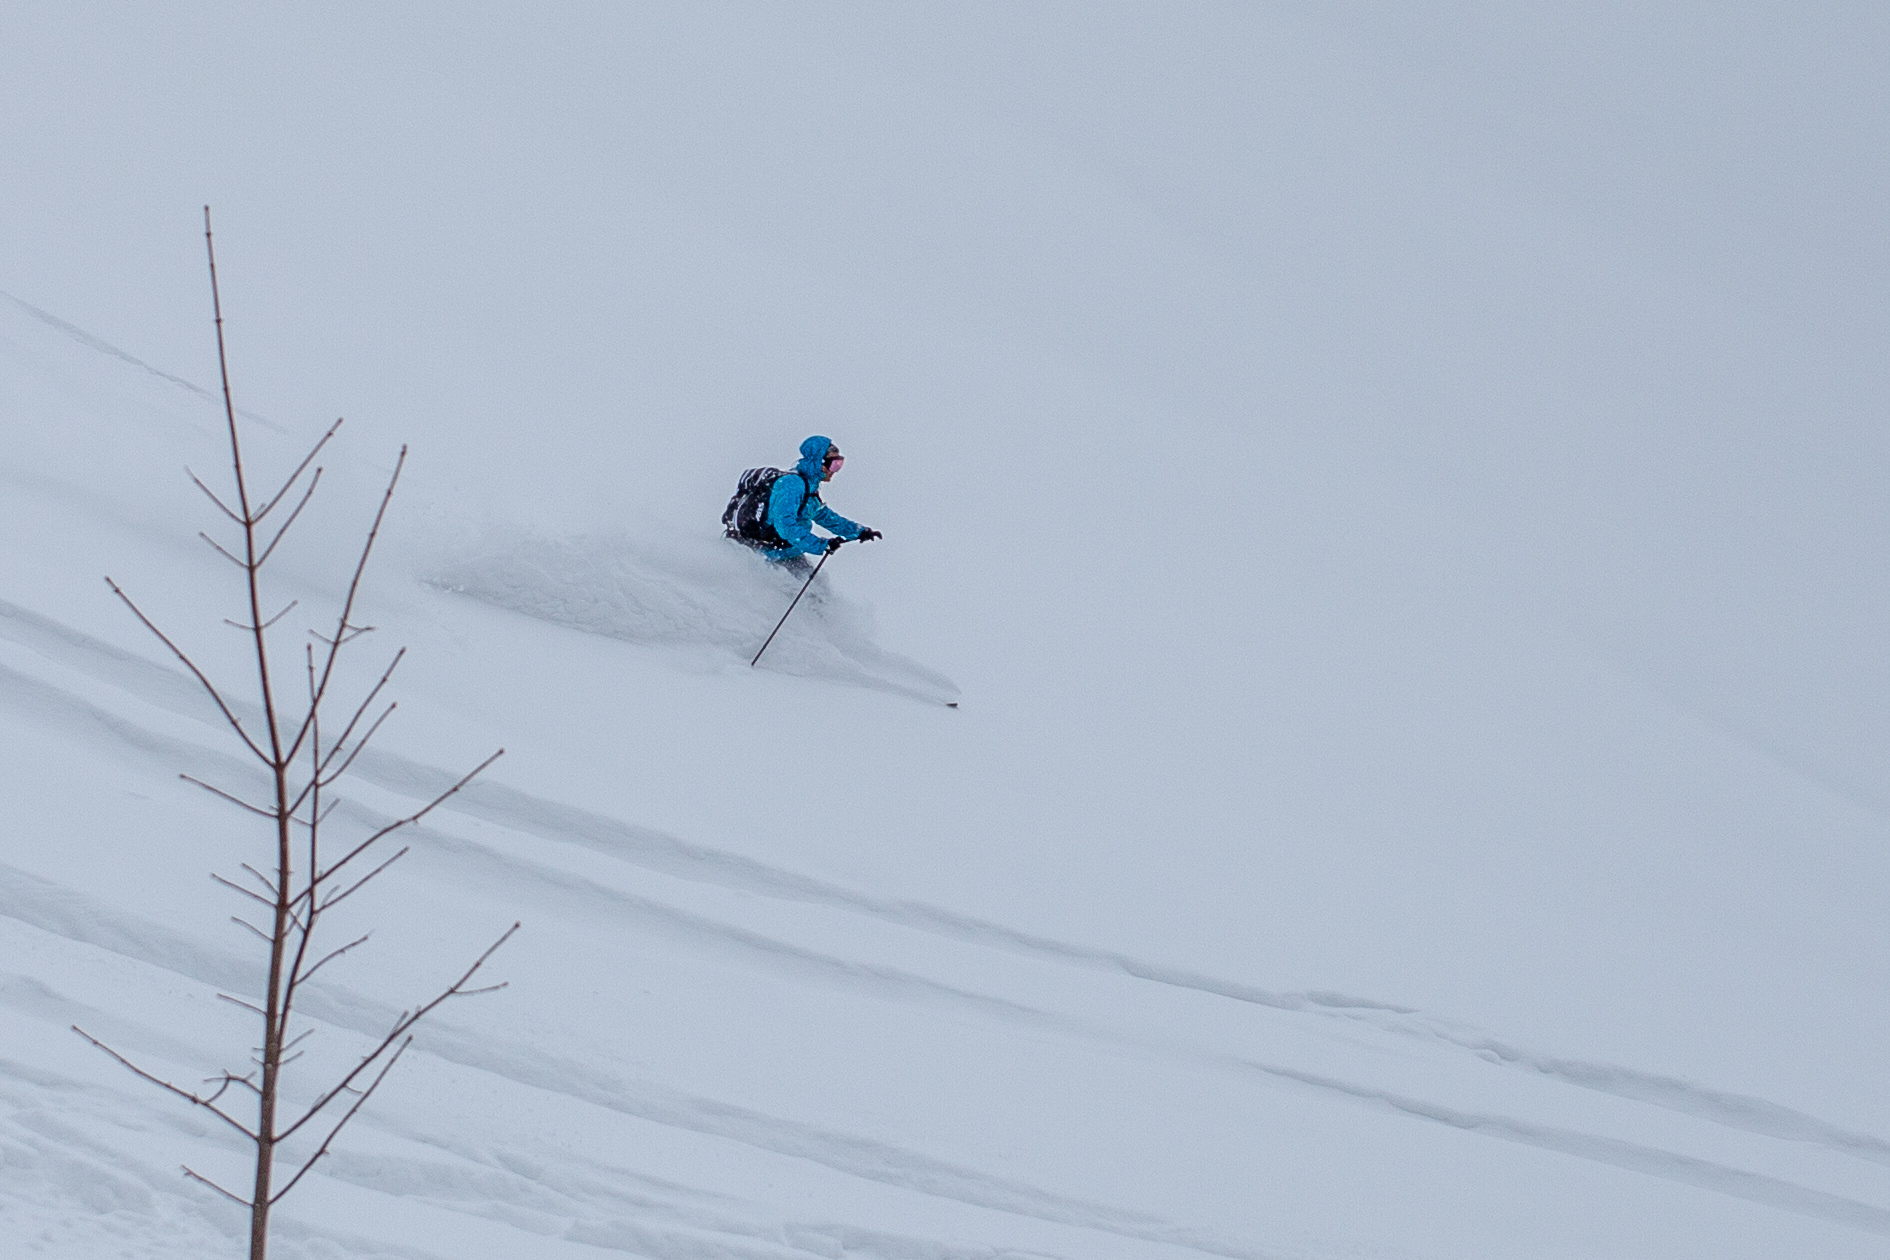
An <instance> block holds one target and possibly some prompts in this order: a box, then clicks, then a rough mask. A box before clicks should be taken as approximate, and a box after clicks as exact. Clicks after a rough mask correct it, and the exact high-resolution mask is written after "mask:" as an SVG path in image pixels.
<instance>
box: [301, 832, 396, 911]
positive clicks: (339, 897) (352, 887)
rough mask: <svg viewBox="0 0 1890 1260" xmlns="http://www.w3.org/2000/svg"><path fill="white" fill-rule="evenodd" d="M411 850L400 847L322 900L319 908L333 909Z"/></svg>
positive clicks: (324, 909)
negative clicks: (396, 851)
mask: <svg viewBox="0 0 1890 1260" xmlns="http://www.w3.org/2000/svg"><path fill="white" fill-rule="evenodd" d="M412 851H413V850H412V847H411V846H409V847H407V848H404V849H402V850H401V851H400V852H398V853H396V854H394V856H393V857H390V858H388V859H387V860H386V861H385V862H382V863H381V864H380V865H379V866H377V867H375V868H374V869H373V870H371V871H369V872H368V873H367V874H365V875H363V876H362V877H361V878H360V879H357V880H355V881H354V882H353V883H352V884H349V885H348V886H347V887H346V888H344V889H342V890H341V891H340V892H338V893H335V894H333V895H331V896H330V897H329V898H328V899H327V900H325V901H323V902H322V904H321V908H322V910H323V912H327V911H329V910H333V909H334V908H335V907H336V906H337V905H340V904H341V903H342V902H344V901H346V900H347V899H348V898H350V897H352V896H354V894H355V893H357V892H359V891H361V888H362V886H363V885H365V884H366V883H367V882H368V881H369V880H370V879H373V878H374V877H375V876H376V875H379V874H380V873H381V872H382V871H384V870H386V869H387V868H388V867H390V866H392V865H393V864H394V863H396V862H398V861H400V859H402V858H404V857H406V856H407V854H409V853H411V852H412Z"/></svg>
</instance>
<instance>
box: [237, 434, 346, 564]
mask: <svg viewBox="0 0 1890 1260" xmlns="http://www.w3.org/2000/svg"><path fill="white" fill-rule="evenodd" d="M341 425H342V421H341V419H337V420H336V421H335V422H334V423H333V424H331V425H329V426H328V432H326V433H324V434H322V436H321V440H320V441H318V442H316V443H315V445H314V446H312V447H310V448H309V452H308V454H306V455H304V456H303V457H302V462H301V463H299V464H297V465H296V466H295V471H294V472H292V473H290V474H289V478H288V480H287V481H284V482H283V483H282V488H281V489H280V490H278V491H276V492H275V493H274V494H273V495H271V496H269V500H268V502H266V503H264V504H263V505H262V506H261V507H259V508H257V509H256V520H255V524H258V525H260V524H262V519H263V517H265V516H267V515H269V513H270V511H271V510H272V509H273V508H274V507H275V506H276V504H278V503H280V502H282V496H284V495H286V494H287V493H289V490H290V488H291V487H292V486H294V485H295V482H296V479H297V478H298V477H300V476H301V475H302V474H303V472H305V471H307V469H308V466H309V465H310V464H312V463H314V462H315V457H316V456H317V455H319V454H321V453H322V447H324V446H327V445H328V439H329V438H331V437H333V436H335V433H336V432H337V431H338V430H339V429H340V428H341ZM315 475H316V477H320V476H321V475H322V470H321V469H319V468H317V469H316V470H315ZM303 501H304V502H307V496H304V497H303ZM297 510H298V511H299V510H300V509H299V508H298V509H297ZM282 528H283V529H284V530H286V529H288V528H289V527H288V526H287V525H284V526H283V527H282ZM276 537H277V538H280V537H282V534H281V533H280V532H278V533H277V534H276ZM257 563H258V564H260V563H262V562H261V561H260V560H259V561H257Z"/></svg>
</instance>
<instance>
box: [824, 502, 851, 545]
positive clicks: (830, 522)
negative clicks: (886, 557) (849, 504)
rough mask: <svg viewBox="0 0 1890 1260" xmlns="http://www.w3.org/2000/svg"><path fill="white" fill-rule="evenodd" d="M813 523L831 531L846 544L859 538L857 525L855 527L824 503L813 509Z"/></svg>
mask: <svg viewBox="0 0 1890 1260" xmlns="http://www.w3.org/2000/svg"><path fill="white" fill-rule="evenodd" d="M814 521H815V523H816V524H818V525H821V526H824V527H825V528H827V529H830V530H832V531H833V532H834V533H836V534H838V535H840V537H842V538H844V539H846V540H847V541H848V542H852V541H853V540H854V539H856V538H858V537H859V536H860V527H859V526H858V525H855V524H854V523H853V522H852V521H849V520H848V519H847V518H846V517H844V516H842V515H840V513H838V512H836V511H834V510H833V509H832V508H830V507H828V506H827V505H826V504H825V503H822V504H821V505H820V507H818V508H817V509H815V511H814Z"/></svg>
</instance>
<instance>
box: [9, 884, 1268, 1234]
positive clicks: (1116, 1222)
mask: <svg viewBox="0 0 1890 1260" xmlns="http://www.w3.org/2000/svg"><path fill="white" fill-rule="evenodd" d="M0 915H5V916H6V917H8V918H12V919H16V920H18V921H20V922H22V923H26V924H28V925H30V926H33V927H38V928H40V929H41V930H43V931H47V932H50V933H53V934H54V935H57V936H62V937H64V938H65V939H67V940H70V941H74V942H76V943H79V944H83V945H91V946H95V947H97V948H100V949H104V950H107V951H109V952H111V953H115V954H118V955H120V956H122V957H126V958H130V959H132V960H134V961H137V962H141V963H147V964H150V965H152V966H157V967H160V968H162V969H164V970H167V971H170V972H173V973H174V974H177V975H180V976H183V977H184V978H186V979H190V980H195V981H197V982H199V983H202V984H205V985H208V986H212V987H215V988H218V989H220V990H224V991H228V992H231V993H233V994H236V995H239V996H247V997H256V996H257V989H258V987H259V985H258V983H257V982H258V981H259V980H260V973H259V971H258V970H257V969H254V968H245V967H244V966H243V965H242V964H240V963H239V962H238V961H237V960H236V959H235V958H233V957H232V956H230V955H228V954H224V953H222V952H221V951H217V950H212V949H206V948H203V947H201V946H195V945H193V944H191V943H190V942H188V941H186V940H184V938H182V937H181V936H179V934H177V933H175V932H172V931H170V930H169V929H167V928H163V927H160V926H158V925H156V924H153V923H148V922H145V921H143V920H141V919H139V918H137V917H136V916H133V915H129V914H126V913H124V912H123V911H120V910H117V909H115V908H112V907H110V906H108V905H106V904H104V903H102V902H98V901H95V900H93V899H91V898H89V897H86V896H85V895H84V894H81V893H77V892H74V891H73V890H70V889H66V888H63V887H61V886H59V885H56V884H52V883H50V882H49V881H46V880H42V879H40V878H38V877H37V876H34V875H30V874H28V873H26V872H24V871H20V870H18V869H16V868H14V867H10V866H7V865H5V864H3V863H0ZM783 948H788V947H785V946H784V947H783ZM810 957H817V956H810ZM232 981H233V983H232ZM921 983H924V982H921ZM947 992H949V990H948V991H947ZM300 1007H301V1010H302V1013H303V1016H304V1017H305V1018H307V1019H309V1020H312V1021H319V1022H321V1023H326V1024H330V1025H333V1026H335V1027H337V1028H343V1029H347V1030H349V1031H351V1032H355V1033H358V1034H361V1035H363V1036H368V1037H375V1036H378V1035H379V1034H380V1033H381V1032H383V1031H384V1030H385V1029H386V1027H387V1026H388V1025H389V1024H390V1023H391V1022H392V1021H393V1020H394V1019H395V1017H396V1016H397V1014H398V1012H397V1011H395V1010H394V1009H393V1008H392V1007H388V1006H386V1005H384V1004H382V1003H379V1002H374V1001H371V1000H369V999H366V998H363V997H360V996H358V995H355V994H352V993H349V992H348V991H346V990H345V989H341V988H339V987H338V986H334V985H329V984H313V985H310V986H309V987H308V988H307V989H304V990H302V993H301V1000H300ZM1019 1009H1023V1008H1019ZM416 1048H417V1049H419V1050H422V1051H424V1052H425V1053H428V1054H431V1055H433V1056H434V1057H436V1058H440V1059H444V1060H446V1061H447V1062H450V1063H456V1064H458V1065H460V1066H462V1067H467V1068H471V1069H473V1070H475V1071H479V1072H485V1073H489V1074H491V1075H494V1076H498V1077H500V1078H502V1079H505V1080H509V1081H512V1082H514V1083H515V1084H518V1085H523V1086H526V1087H528V1088H533V1089H542V1090H546V1091H548V1092H551V1093H556V1094H562V1095H565V1096H567V1097H570V1098H573V1099H576V1100H577V1101H579V1102H583V1103H587V1104H590V1105H592V1106H598V1107H602V1108H604V1109H606V1110H610V1111H615V1112H618V1113H620V1114H623V1115H628V1116H633V1117H636V1118H638V1119H642V1120H647V1121H649V1122H651V1123H655V1124H660V1125H665V1126H668V1127H672V1128H681V1129H686V1130H690V1131H693V1132H697V1133H703V1134H707V1135H710V1136H713V1137H720V1138H724V1139H728V1140H731V1141H735V1142H738V1143H740V1144H742V1145H745V1146H750V1147H754V1148H756V1149H759V1150H764V1151H769V1152H772V1153H774V1154H778V1155H786V1156H789V1157H791V1158H797V1159H806V1160H810V1161H812V1162H814V1163H817V1164H821V1165H823V1166H825V1167H828V1168H831V1169H833V1170H834V1171H836V1172H841V1173H845V1174H848V1175H850V1176H856V1177H861V1178H864V1179H866V1180H871V1181H877V1182H880V1183H882V1184H885V1185H890V1186H893V1187H896V1188H899V1189H904V1190H910V1191H913V1192H916V1193H919V1194H925V1195H931V1196H934V1197H939V1198H945V1199H952V1200H955V1201H957V1202H960V1203H966V1204H969V1205H971V1206H974V1207H983V1208H989V1209H992V1210H995V1211H999V1212H1007V1213H1010V1214H1012V1215H1018V1216H1026V1217H1032V1218H1034V1219H1037V1220H1041V1221H1047V1222H1049V1223H1052V1224H1059V1225H1072V1226H1077V1227H1080V1228H1086V1229H1095V1230H1099V1231H1101V1232H1105V1233H1112V1234H1117V1235H1120V1236H1122V1237H1126V1238H1135V1239H1139V1240H1142V1241H1145V1242H1155V1243H1163V1244H1167V1245H1171V1246H1177V1247H1182V1248H1186V1249H1188V1250H1193V1251H1197V1252H1203V1253H1206V1254H1210V1255H1218V1256H1226V1257H1229V1260H1270V1253H1267V1252H1264V1251H1261V1250H1258V1249H1256V1248H1254V1247H1251V1246H1248V1245H1246V1244H1243V1243H1239V1242H1234V1241H1229V1240H1224V1239H1220V1238H1216V1237H1214V1236H1212V1235H1208V1234H1203V1233H1200V1232H1198V1231H1194V1230H1190V1229H1188V1228H1186V1227H1183V1226H1179V1225H1175V1224H1173V1223H1171V1222H1168V1221H1165V1220H1163V1219H1162V1218H1160V1217H1156V1216H1150V1215H1147V1214H1145V1213H1139V1212H1132V1211H1127V1210H1124V1209H1120V1208H1114V1207H1109V1206H1106V1205H1103V1204H1096V1203H1089V1202H1086V1201H1085V1200H1082V1199H1077V1198H1072V1197H1070V1196H1066V1195H1060V1194H1056V1193H1054V1192H1050V1191H1045V1190H1041V1189H1038V1188H1037V1187H1034V1186H1031V1185H1028V1184H1026V1183H1023V1182H1017V1181H1012V1180H1009V1179H1006V1178H1001V1177H994V1176H991V1175H989V1174H986V1173H982V1172H979V1171H978V1170H976V1169H974V1168H967V1167H963V1166H961V1165H956V1164H952V1163H949V1162H947V1161H944V1160H939V1159H934V1158H932V1157H931V1156H927V1155H923V1154H920V1153H918V1152H916V1151H909V1150H905V1149H903V1148H900V1147H897V1146H894V1145H892V1144H890V1143H886V1142H880V1141H877V1140H875V1139H871V1138H862V1137H858V1136H855V1135H852V1134H847V1133H842V1132H839V1131H836V1130H830V1129H825V1128H821V1127H818V1126H814V1125H808V1124H803V1123H800V1122H796V1121H792V1120H787V1119H783V1118H781V1117H777V1116H771V1115H768V1114H766V1113H764V1112H758V1111H754V1110H752V1109H750V1108H747V1107H741V1106H738V1105H735V1104H731V1103H724V1102H721V1101H719V1100H716V1099H711V1098H703V1097H699V1096H695V1095H690V1094H686V1093H683V1092H681V1091H677V1090H671V1089H667V1088H665V1087H663V1086H661V1085H657V1084H655V1083H653V1082H647V1081H645V1082H630V1081H625V1080H622V1079H620V1078H616V1077H613V1076H610V1075H609V1074H606V1073H603V1072H599V1071H597V1070H596V1069H595V1068H593V1067H591V1066H589V1065H587V1064H584V1063H581V1062H578V1061H575V1060H567V1059H559V1058H556V1057H553V1056H550V1055H546V1054H544V1053H542V1052H540V1051H538V1050H535V1049H533V1048H531V1047H529V1046H524V1045H513V1044H507V1043H501V1042H498V1041H495V1040H494V1039H493V1038H492V1036H491V1035H490V1034H488V1033H486V1032H482V1031H472V1030H466V1029H462V1028H459V1027H457V1026H455V1025H452V1024H449V1023H447V1022H445V1021H440V1020H436V1021H430V1022H429V1023H428V1024H426V1025H424V1026H422V1028H421V1029H419V1030H418V1037H417V1040H416Z"/></svg>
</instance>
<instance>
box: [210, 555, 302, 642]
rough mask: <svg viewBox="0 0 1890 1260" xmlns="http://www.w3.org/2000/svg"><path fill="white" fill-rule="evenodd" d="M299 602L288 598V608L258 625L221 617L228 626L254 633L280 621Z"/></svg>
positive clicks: (258, 562) (259, 562)
mask: <svg viewBox="0 0 1890 1260" xmlns="http://www.w3.org/2000/svg"><path fill="white" fill-rule="evenodd" d="M256 563H257V564H261V563H262V561H260V560H258V561H257V562H256ZM301 602H302V601H301V600H299V599H292V600H290V601H289V607H288V608H284V609H283V610H282V611H281V612H279V613H277V614H276V615H275V616H273V617H271V618H270V619H269V620H267V621H265V622H263V623H262V624H261V625H260V626H252V625H245V624H244V623H243V622H240V621H231V620H230V619H229V618H228V617H225V618H224V619H223V624H224V625H226V626H229V627H230V628H232V629H234V630H246V631H248V632H249V633H251V634H254V633H256V631H258V630H267V629H268V628H269V627H270V626H273V625H275V624H276V623H277V622H278V621H281V620H282V619H283V618H284V617H286V616H288V615H289V608H294V607H295V606H296V605H297V604H299V603H301Z"/></svg>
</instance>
